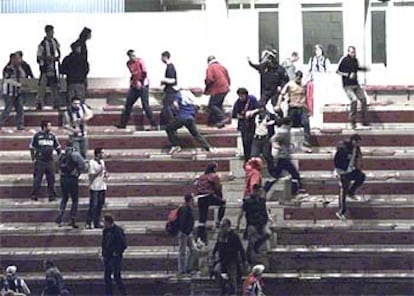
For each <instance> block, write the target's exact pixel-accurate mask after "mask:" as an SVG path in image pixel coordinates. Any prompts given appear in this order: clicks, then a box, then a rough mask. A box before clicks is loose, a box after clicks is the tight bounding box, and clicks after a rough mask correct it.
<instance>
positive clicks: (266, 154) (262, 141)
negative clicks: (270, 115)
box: [251, 136, 274, 172]
mask: <svg viewBox="0 0 414 296" xmlns="http://www.w3.org/2000/svg"><path fill="white" fill-rule="evenodd" d="M262 154H263V158H264V159H265V161H266V164H267V169H268V171H269V172H272V171H273V169H274V165H273V156H272V145H271V144H270V141H269V137H268V136H253V143H252V152H251V157H260V155H262Z"/></svg>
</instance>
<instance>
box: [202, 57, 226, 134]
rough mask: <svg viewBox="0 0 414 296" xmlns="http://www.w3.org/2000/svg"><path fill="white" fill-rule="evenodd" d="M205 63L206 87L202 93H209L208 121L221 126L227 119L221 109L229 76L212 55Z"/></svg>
mask: <svg viewBox="0 0 414 296" xmlns="http://www.w3.org/2000/svg"><path fill="white" fill-rule="evenodd" d="M207 63H208V66H207V73H206V79H205V84H206V88H205V90H204V93H205V94H206V95H210V100H209V102H208V108H209V109H210V116H209V119H208V123H209V124H211V125H216V126H217V127H218V128H222V127H224V125H225V124H226V122H227V121H228V118H227V117H226V114H225V113H224V110H223V102H224V98H225V97H226V95H227V93H228V92H229V90H230V77H229V73H228V72H227V69H226V68H225V67H224V66H223V65H221V64H220V63H219V62H217V60H216V58H215V57H214V56H209V57H208V58H207Z"/></svg>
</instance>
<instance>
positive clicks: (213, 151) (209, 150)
mask: <svg viewBox="0 0 414 296" xmlns="http://www.w3.org/2000/svg"><path fill="white" fill-rule="evenodd" d="M207 151H208V152H210V153H214V154H216V153H217V148H216V147H209V148H208V150H207Z"/></svg>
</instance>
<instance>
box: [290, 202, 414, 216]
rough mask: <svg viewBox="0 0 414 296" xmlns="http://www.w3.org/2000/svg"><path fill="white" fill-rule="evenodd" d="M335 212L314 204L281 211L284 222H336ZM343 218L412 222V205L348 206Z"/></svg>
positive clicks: (330, 208) (332, 209)
mask: <svg viewBox="0 0 414 296" xmlns="http://www.w3.org/2000/svg"><path fill="white" fill-rule="evenodd" d="M337 210H338V207H337V206H333V207H331V206H328V207H323V206H322V205H319V206H318V205H316V204H314V205H313V206H309V207H303V206H301V207H292V206H290V207H289V206H287V207H285V208H284V209H283V218H284V220H336V219H337V218H336V216H335V213H336V211H337ZM345 216H346V218H347V219H350V220H358V219H362V220H370V219H375V220H377V219H381V220H412V219H414V205H399V206H398V205H394V206H387V205H384V206H372V205H369V204H365V205H363V204H360V205H349V206H348V207H347V212H346V215H345Z"/></svg>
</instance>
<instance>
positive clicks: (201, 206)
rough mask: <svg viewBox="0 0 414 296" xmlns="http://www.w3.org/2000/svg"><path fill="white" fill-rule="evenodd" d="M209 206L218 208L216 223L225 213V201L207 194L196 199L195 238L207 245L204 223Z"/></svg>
mask: <svg viewBox="0 0 414 296" xmlns="http://www.w3.org/2000/svg"><path fill="white" fill-rule="evenodd" d="M210 206H219V211H218V215H217V221H218V222H220V221H221V220H222V219H223V217H224V214H225V212H226V201H225V200H224V199H223V198H222V197H220V196H218V195H217V194H209V195H206V196H202V197H199V198H198V215H199V217H198V222H199V226H198V229H197V237H198V238H200V239H201V240H202V241H203V242H204V243H205V244H207V242H208V240H207V231H206V222H207V216H208V208H209V207H210Z"/></svg>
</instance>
